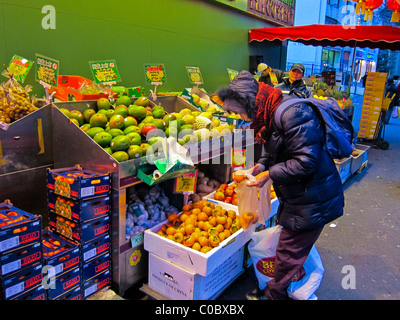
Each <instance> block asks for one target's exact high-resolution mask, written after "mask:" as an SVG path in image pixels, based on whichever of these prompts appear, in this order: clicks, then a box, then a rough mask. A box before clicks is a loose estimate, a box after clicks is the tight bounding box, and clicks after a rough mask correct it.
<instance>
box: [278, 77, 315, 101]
mask: <svg viewBox="0 0 400 320" xmlns="http://www.w3.org/2000/svg"><path fill="white" fill-rule="evenodd" d="M275 88H279V89H281V90H282V93H284V94H289V93H290V92H291V91H292V90H297V91H300V92H302V93H304V94H305V95H306V97H307V98H309V97H311V96H312V91H311V89H308V88H307V85H306V83H305V82H304V80H303V79H301V80H296V81H294V82H293V83H290V81H289V78H288V77H285V78H283V79H282V82H281V83H279V84H277V85H276V86H275Z"/></svg>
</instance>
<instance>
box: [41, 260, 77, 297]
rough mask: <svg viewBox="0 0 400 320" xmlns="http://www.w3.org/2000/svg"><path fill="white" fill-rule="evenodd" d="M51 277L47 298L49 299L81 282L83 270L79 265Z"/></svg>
mask: <svg viewBox="0 0 400 320" xmlns="http://www.w3.org/2000/svg"><path fill="white" fill-rule="evenodd" d="M49 279H50V283H49V288H48V290H47V298H48V299H49V300H53V299H55V298H56V297H58V296H60V295H62V294H63V293H65V292H67V291H69V290H71V289H72V288H74V287H76V286H77V285H80V284H81V281H82V270H81V268H80V267H79V266H78V267H75V268H74V269H71V270H69V271H66V272H64V273H62V274H60V275H58V276H57V277H50V278H49Z"/></svg>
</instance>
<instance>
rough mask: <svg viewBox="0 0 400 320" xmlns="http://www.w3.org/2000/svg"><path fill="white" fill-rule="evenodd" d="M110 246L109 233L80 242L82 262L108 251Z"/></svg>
mask: <svg viewBox="0 0 400 320" xmlns="http://www.w3.org/2000/svg"><path fill="white" fill-rule="evenodd" d="M110 248H111V239H110V235H109V234H107V235H105V236H104V237H99V238H96V239H94V240H92V241H89V242H87V243H84V244H82V263H83V264H85V263H87V262H89V261H90V260H92V259H95V258H97V257H99V256H100V255H101V254H103V253H105V252H109V251H110Z"/></svg>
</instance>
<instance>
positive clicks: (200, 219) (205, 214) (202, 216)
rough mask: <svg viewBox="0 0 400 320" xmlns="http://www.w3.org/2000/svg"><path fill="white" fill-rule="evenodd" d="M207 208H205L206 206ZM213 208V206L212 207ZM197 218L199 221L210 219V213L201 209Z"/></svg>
mask: <svg viewBox="0 0 400 320" xmlns="http://www.w3.org/2000/svg"><path fill="white" fill-rule="evenodd" d="M204 209H205V208H204ZM210 210H211V208H210ZM197 220H198V221H207V220H208V215H207V213H205V212H204V211H201V212H200V213H199V214H198V215H197Z"/></svg>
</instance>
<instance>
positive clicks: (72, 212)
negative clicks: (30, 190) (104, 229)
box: [47, 192, 111, 222]
mask: <svg viewBox="0 0 400 320" xmlns="http://www.w3.org/2000/svg"><path fill="white" fill-rule="evenodd" d="M47 199H48V208H49V210H50V211H52V212H55V213H57V214H58V215H60V216H63V217H64V218H67V219H70V220H74V221H79V222H87V221H89V220H92V219H96V218H99V217H102V216H106V215H108V214H109V213H110V209H111V198H110V196H105V197H98V198H92V199H87V200H81V199H79V200H73V199H68V198H65V197H62V196H60V195H56V194H55V193H53V192H48V197H47Z"/></svg>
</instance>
